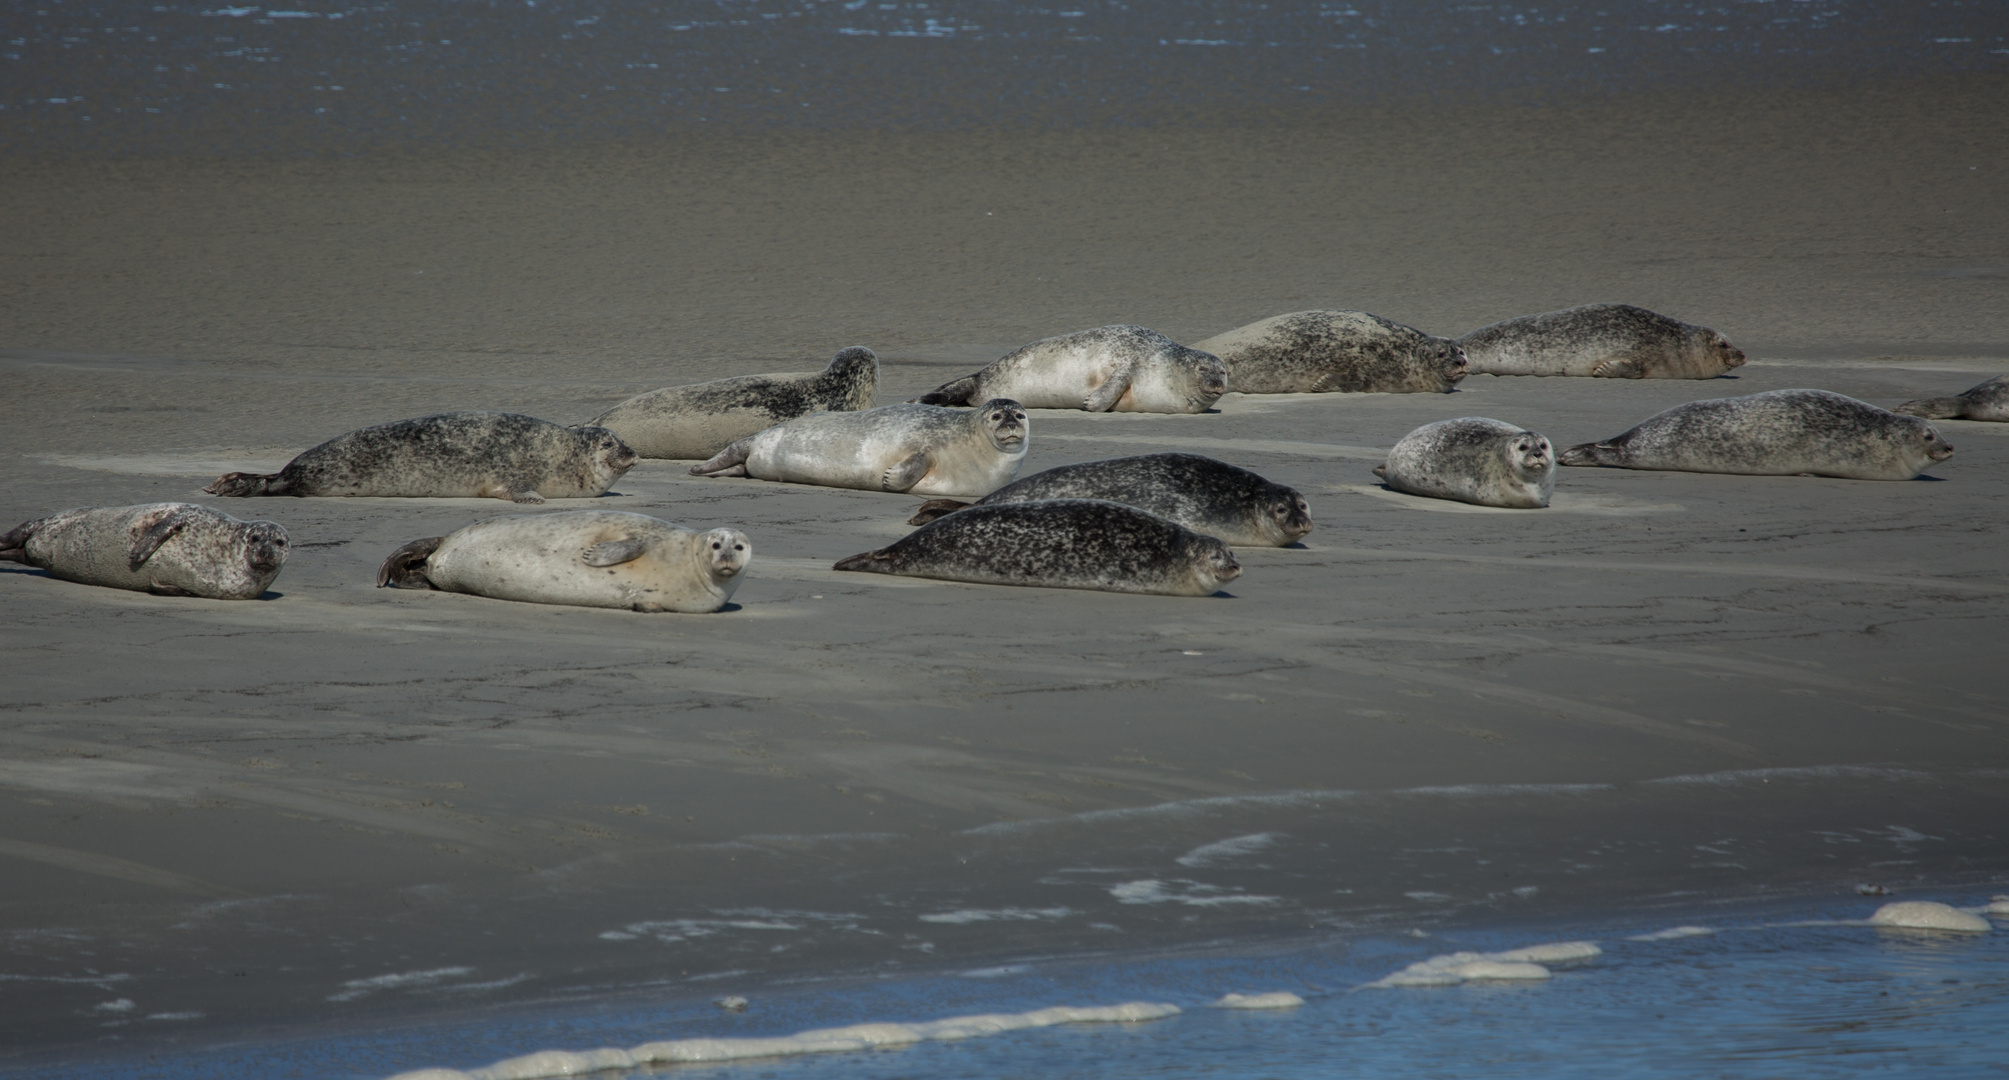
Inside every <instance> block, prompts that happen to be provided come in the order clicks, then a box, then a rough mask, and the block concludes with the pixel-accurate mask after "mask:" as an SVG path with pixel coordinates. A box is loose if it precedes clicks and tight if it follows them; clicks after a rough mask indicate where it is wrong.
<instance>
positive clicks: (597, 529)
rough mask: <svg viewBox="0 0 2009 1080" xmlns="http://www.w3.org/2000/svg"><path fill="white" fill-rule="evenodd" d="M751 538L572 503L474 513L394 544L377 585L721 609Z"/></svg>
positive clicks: (535, 599) (747, 556)
mask: <svg viewBox="0 0 2009 1080" xmlns="http://www.w3.org/2000/svg"><path fill="white" fill-rule="evenodd" d="M752 559H753V544H752V543H751V542H750V541H748V540H747V538H746V534H745V533H743V532H740V531H739V530H738V529H712V530H710V531H707V532H698V531H695V530H692V529H686V528H682V527H681V526H677V525H672V524H670V523H669V522H667V521H662V520H660V519H657V518H652V517H647V516H645V515H642V514H629V513H622V512H620V511H616V510H565V511H559V512H557V513H551V514H520V515H516V516H513V517H499V518H489V519H488V520H486V521H477V522H475V523H474V524H472V525H469V526H468V527H466V528H464V529H461V530H460V531H459V532H455V533H449V534H448V535H446V536H431V537H427V538H425V539H423V540H414V541H412V542H411V543H409V544H406V545H404V546H403V547H401V548H399V549H397V550H396V551H394V552H392V553H391V555H390V557H389V558H387V559H385V560H384V564H383V566H382V567H381V568H379V569H378V571H377V585H378V586H379V587H383V586H387V585H388V586H394V587H396V588H400V589H438V590H441V591H444V592H459V593H471V594H473V595H475V596H488V597H493V598H495V599H497V600H518V601H522V602H525V603H531V604H570V605H572V606H575V607H606V608H627V609H630V610H632V611H652V612H653V611H683V612H692V613H703V612H710V611H717V610H718V609H720V608H722V607H724V606H725V604H726V601H728V600H730V599H732V594H733V590H735V589H737V588H739V583H740V579H741V578H742V577H743V576H744V574H745V571H746V567H747V563H748V562H749V561H751V560H752Z"/></svg>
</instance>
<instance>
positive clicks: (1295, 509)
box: [907, 454, 1311, 547]
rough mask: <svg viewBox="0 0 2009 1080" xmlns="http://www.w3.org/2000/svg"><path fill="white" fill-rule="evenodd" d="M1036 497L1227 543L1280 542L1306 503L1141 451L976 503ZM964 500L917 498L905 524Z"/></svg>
mask: <svg viewBox="0 0 2009 1080" xmlns="http://www.w3.org/2000/svg"><path fill="white" fill-rule="evenodd" d="M1040 499H1103V500H1107V501H1109V502H1115V503H1122V504H1123V505H1125V506H1134V507H1136V508H1137V509H1139V510H1145V511H1148V512H1150V513H1153V514H1156V515H1158V516H1159V517H1162V518H1167V519H1169V520H1171V521H1175V522H1177V523H1179V524H1180V525H1184V526H1185V527H1186V528H1188V529H1191V530H1193V531H1194V532H1197V533H1203V534H1205V535H1207V536H1218V537H1220V538H1221V539H1223V540H1225V541H1227V542H1228V543H1230V544H1248V545H1250V546H1264V547H1283V546H1285V545H1287V544H1292V543H1295V542H1296V541H1297V540H1298V538H1299V537H1301V536H1303V535H1305V534H1306V533H1308V532H1310V531H1311V508H1310V507H1309V506H1307V505H1306V504H1305V501H1304V496H1302V495H1299V494H1298V493H1297V492H1296V491H1294V490H1292V489H1291V488H1287V487H1285V486H1283V485H1282V484H1272V483H1270V482H1269V481H1268V480H1265V479H1263V478H1262V477H1260V476H1257V475H1256V474H1255V473H1252V472H1250V471H1248V470H1247V469H1238V468H1236V467H1234V466H1233V465H1230V464H1228V463H1226V462H1224V461H1215V460H1214V459H1213V458H1210V457H1202V456H1201V455H1199V454H1143V455H1140V456H1137V457H1122V458H1109V459H1107V460H1104V461H1084V462H1082V463H1080V464H1078V465H1062V466H1060V467H1059V468H1055V469H1048V470H1046V471H1045V472H1043V473H1035V474H1034V475H1032V476H1028V477H1026V478H1025V479H1023V480H1016V481H1013V482H1012V483H1010V484H1006V485H1005V486H1004V487H1001V488H999V489H997V490H996V491H993V492H991V493H990V494H989V495H986V496H984V497H983V498H982V499H980V500H978V501H977V503H976V505H977V506H998V505H1001V504H1004V503H1022V502H1034V501H1037V500H1040ZM969 505H971V504H969V503H964V502H957V501H956V500H954V499H933V500H930V501H929V502H925V503H922V504H921V508H920V512H918V513H916V514H915V515H914V516H913V517H911V518H909V519H907V524H909V525H926V524H927V523H928V522H930V521H933V520H935V519H936V518H939V517H942V516H943V515H945V514H951V513H955V512H957V511H959V510H962V509H963V508H964V507H967V506H969Z"/></svg>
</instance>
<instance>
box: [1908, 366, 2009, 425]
mask: <svg viewBox="0 0 2009 1080" xmlns="http://www.w3.org/2000/svg"><path fill="white" fill-rule="evenodd" d="M1891 411H1892V412H1901V413H1904V414H1906V415H1908V416H1923V417H1925V418H1927V419H1929V420H2009V375H1997V376H1995V377H1994V378H1992V379H1990V380H1988V381H1987V382H1985V383H1982V384H1981V385H1979V386H1974V387H1970V388H1968V389H1966V390H1962V391H1961V392H1960V393H1958V394H1955V395H1953V396H1952V397H1935V398H1920V399H1918V400H1917V401H1907V402H1905V403H1904V404H1902V405H1899V406H1898V407H1896V408H1894V409H1892V410H1891Z"/></svg>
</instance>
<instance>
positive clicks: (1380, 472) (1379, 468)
mask: <svg viewBox="0 0 2009 1080" xmlns="http://www.w3.org/2000/svg"><path fill="white" fill-rule="evenodd" d="M1374 475H1376V476H1379V477H1381V478H1382V479H1384V480H1386V479H1388V466H1386V465H1376V466H1375V467H1374Z"/></svg>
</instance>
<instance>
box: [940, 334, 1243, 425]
mask: <svg viewBox="0 0 2009 1080" xmlns="http://www.w3.org/2000/svg"><path fill="white" fill-rule="evenodd" d="M1227 376H1228V369H1227V368H1226V367H1225V366H1224V365H1223V364H1222V363H1221V361H1220V358H1218V357H1216V356H1214V355H1212V354H1210V353H1206V352H1202V351H1200V350H1198V349H1189V348H1187V347H1186V346H1184V345H1181V344H1179V343H1178V342H1176V341H1173V340H1172V339H1171V338H1168V337H1166V336H1165V335H1163V334H1161V333H1159V332H1158V331H1156V330H1150V329H1146V328H1145V327H1142V326H1125V325H1117V326H1098V327H1096V328H1095V329H1093V330H1078V331H1076V332H1074V333H1072V334H1062V335H1060V336H1059V337H1050V338H1044V339H1042V340H1039V341H1035V342H1033V343H1032V344H1030V345H1023V346H1020V347H1019V348H1017V349H1014V350H1012V351H1011V352H1009V353H1006V354H1005V355H1004V356H1001V357H999V358H998V359H997V360H996V361H994V362H992V363H991V365H990V366H989V367H986V368H984V369H983V370H982V371H979V372H977V373H976V374H974V375H968V376H965V377H963V378H960V379H957V380H956V381H954V382H950V383H943V384H942V385H940V386H938V387H936V388H935V389H933V390H931V391H929V392H928V393H926V394H924V395H922V396H921V397H919V398H917V399H915V400H916V401H917V402H918V403H919V404H922V405H975V404H976V403H977V402H980V401H982V400H984V399H985V398H995V397H1006V398H1011V399H1012V400H1014V401H1017V402H1018V403H1019V404H1020V405H1022V406H1024V407H1025V408H1028V409H1086V410H1088V411H1089V412H1148V413H1202V412H1206V411H1207V410H1208V409H1210V408H1212V407H1213V405H1214V402H1215V401H1216V400H1218V399H1219V398H1220V396H1221V395H1222V394H1224V393H1226V392H1227V386H1228V384H1227Z"/></svg>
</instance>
